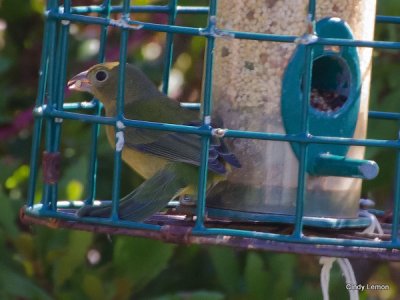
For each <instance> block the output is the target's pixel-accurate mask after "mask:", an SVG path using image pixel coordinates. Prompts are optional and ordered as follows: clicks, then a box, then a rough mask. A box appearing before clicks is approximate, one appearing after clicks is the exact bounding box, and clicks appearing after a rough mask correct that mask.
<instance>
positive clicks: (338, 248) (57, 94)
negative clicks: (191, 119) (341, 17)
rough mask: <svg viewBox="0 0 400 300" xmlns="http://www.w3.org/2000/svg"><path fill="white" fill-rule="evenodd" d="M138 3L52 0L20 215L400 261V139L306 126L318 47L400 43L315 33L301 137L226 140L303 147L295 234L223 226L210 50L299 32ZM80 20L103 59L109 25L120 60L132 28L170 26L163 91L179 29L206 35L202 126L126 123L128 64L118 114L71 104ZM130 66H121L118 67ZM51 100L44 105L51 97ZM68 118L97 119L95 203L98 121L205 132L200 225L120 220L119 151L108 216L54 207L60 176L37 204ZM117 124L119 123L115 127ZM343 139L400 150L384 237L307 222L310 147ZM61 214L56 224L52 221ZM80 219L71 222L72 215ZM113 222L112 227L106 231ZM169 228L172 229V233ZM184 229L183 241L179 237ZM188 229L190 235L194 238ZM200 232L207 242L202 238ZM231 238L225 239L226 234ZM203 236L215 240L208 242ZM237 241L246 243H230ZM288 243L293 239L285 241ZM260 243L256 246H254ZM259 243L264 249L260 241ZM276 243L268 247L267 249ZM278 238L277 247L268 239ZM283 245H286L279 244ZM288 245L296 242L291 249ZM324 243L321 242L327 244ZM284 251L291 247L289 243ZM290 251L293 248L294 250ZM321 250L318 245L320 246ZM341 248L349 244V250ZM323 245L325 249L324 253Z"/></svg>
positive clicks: (206, 10)
mask: <svg viewBox="0 0 400 300" xmlns="http://www.w3.org/2000/svg"><path fill="white" fill-rule="evenodd" d="M130 2H131V1H129V0H124V1H123V2H122V5H121V6H113V5H111V1H110V0H105V1H104V3H103V4H102V5H100V6H80V7H73V6H72V3H71V1H70V0H65V1H64V2H63V5H62V6H59V1H58V0H48V2H47V10H46V13H45V14H46V25H45V30H44V41H43V49H42V57H41V69H40V72H39V90H38V96H37V100H36V108H35V110H34V114H35V117H36V118H35V124H34V137H33V146H32V154H31V166H30V167H31V175H30V181H29V191H28V201H27V205H26V207H24V208H23V210H22V216H23V219H25V220H26V221H28V222H33V223H40V224H45V225H48V226H55V223H57V224H56V226H62V227H72V228H79V229H84V230H92V231H100V232H109V233H121V234H134V235H144V236H148V237H152V238H159V239H164V240H167V241H174V242H190V243H214V244H225V245H231V246H236V247H242V248H249V247H253V248H257V249H269V250H275V251H289V252H307V253H312V254H318V253H324V252H323V251H322V250H323V249H329V251H331V252H329V253H330V254H335V255H336V256H343V255H346V256H352V255H353V256H360V253H363V255H364V256H369V257H375V258H385V259H400V258H399V251H398V249H400V241H399V237H398V235H399V228H398V223H399V209H400V155H399V154H400V152H399V149H400V141H399V140H380V139H354V138H335V137H327V136H312V135H310V134H309V131H308V118H309V117H308V113H309V109H308V107H309V101H308V100H307V99H309V98H310V97H309V96H310V89H311V74H312V63H313V62H312V52H313V46H314V45H336V46H351V47H372V48H384V49H400V42H389V41H362V40H347V39H333V38H317V39H316V40H315V41H313V42H312V43H310V44H308V45H306V46H305V47H306V51H305V55H306V57H305V61H306V66H307V67H306V70H305V75H304V81H303V83H304V93H303V97H304V99H306V101H303V106H302V108H301V109H302V118H301V129H302V132H301V133H300V134H278V133H273V132H252V131H241V130H227V132H226V133H225V137H234V138H249V139H261V140H270V141H284V142H294V143H298V144H299V145H300V156H299V157H300V159H299V172H298V188H297V198H296V214H295V216H294V223H293V227H292V228H291V230H289V233H282V232H279V231H275V232H274V230H270V231H269V230H268V229H267V230H265V228H264V229H261V227H257V226H254V228H250V229H249V226H247V227H246V226H244V227H240V226H236V227H235V226H233V227H230V226H226V224H225V223H224V224H225V225H224V224H218V222H216V223H212V224H211V225H210V224H207V226H206V225H205V223H207V220H205V207H206V205H205V203H206V199H205V198H206V181H207V169H208V167H207V162H208V150H209V142H210V137H211V134H212V133H211V129H212V128H211V126H210V114H211V107H212V96H211V95H212V80H213V79H212V77H213V74H212V67H213V49H214V41H215V39H216V38H219V37H221V36H222V37H223V36H229V37H232V38H235V39H249V40H260V41H269V42H271V41H273V42H282V43H295V42H296V40H298V38H299V37H297V36H288V35H278V34H264V33H254V32H240V31H229V30H225V29H220V28H217V27H216V17H215V15H216V9H217V2H218V1H217V0H210V4H209V6H208V7H198V6H179V5H178V3H177V0H170V2H169V4H168V5H146V6H131V3H130ZM316 2H317V1H316V0H310V1H309V8H308V16H309V22H310V24H311V25H313V26H314V25H315V22H314V21H315V8H316ZM115 12H120V13H122V17H121V19H119V20H114V19H111V18H110V13H115ZM132 12H146V13H165V14H167V15H168V24H154V23H147V22H140V21H137V20H134V19H131V13H132ZM89 13H97V14H98V16H97V17H94V16H88V15H87V14H89ZM177 14H208V24H207V26H206V27H205V28H193V27H183V26H176V25H175V20H176V16H177ZM376 20H377V22H382V23H400V17H389V16H377V18H376ZM71 22H73V23H75V22H76V23H83V24H96V25H98V26H100V27H101V29H102V30H101V36H100V51H99V57H98V61H99V62H102V61H104V58H105V45H106V37H107V31H108V28H109V27H110V26H112V27H117V28H118V29H119V30H120V31H121V39H120V57H119V60H120V62H126V59H127V41H128V35H129V32H130V31H137V30H150V31H158V32H165V33H166V35H167V38H166V48H165V49H166V52H165V61H164V70H163V92H165V93H166V92H167V88H168V81H169V71H170V68H171V61H172V54H173V37H174V34H186V35H192V36H202V37H204V38H205V39H206V40H207V46H206V49H205V58H206V59H205V69H204V72H205V73H204V84H203V89H204V90H203V95H204V98H203V109H202V120H203V125H202V126H200V127H193V126H184V125H173V124H162V123H154V122H146V121H138V120H129V119H125V118H124V117H123V110H124V106H123V98H124V89H123V87H124V81H125V78H124V75H125V74H124V73H125V68H121V67H120V69H119V83H118V97H117V115H116V116H115V117H104V116H101V109H102V104H101V103H100V102H99V101H98V100H96V99H93V100H92V102H90V103H89V104H85V103H71V104H64V103H63V102H64V86H65V82H66V65H67V62H68V57H67V49H68V43H69V26H70V24H71ZM121 65H124V64H121ZM45 99H46V100H47V103H46V104H45ZM77 109H85V110H88V111H89V113H88V114H81V113H77V112H74V110H77ZM369 118H377V119H386V120H400V114H399V113H395V112H392V113H387V112H376V111H371V112H369ZM63 119H68V120H79V121H84V122H88V123H91V124H92V140H91V144H90V148H91V150H90V153H91V154H90V155H91V159H90V167H89V178H88V182H87V190H88V196H87V199H86V201H85V203H86V204H91V203H93V199H94V198H95V190H96V172H97V171H96V170H97V160H96V157H97V138H98V134H99V129H100V124H103V125H109V126H115V124H116V122H117V121H120V122H122V123H123V124H124V125H125V126H132V127H140V128H146V129H156V130H166V131H174V132H181V133H192V134H197V135H200V136H201V142H202V152H201V165H200V170H199V193H198V202H197V208H196V218H195V221H194V222H186V223H185V222H176V221H174V219H172V221H171V220H170V219H168V218H165V217H164V218H162V219H161V220H160V219H157V218H155V219H154V218H151V219H150V220H148V221H146V222H145V223H142V222H131V221H125V220H121V219H119V218H118V213H117V212H118V204H119V195H120V171H121V152H119V151H115V152H114V161H115V164H114V176H113V188H112V200H111V201H112V208H113V209H112V215H111V216H110V218H78V217H76V216H75V215H74V214H71V213H65V212H63V211H62V210H57V208H58V207H60V206H62V205H61V203H60V202H59V201H58V199H57V194H58V193H57V182H54V183H44V187H43V198H42V201H41V204H40V205H36V204H34V193H35V188H36V184H37V180H38V177H37V170H38V165H39V152H40V145H41V138H42V129H43V126H45V128H46V133H45V136H44V138H45V141H44V143H45V151H46V152H47V153H50V154H52V153H57V152H58V151H59V144H60V130H61V122H62V120H63ZM116 130H120V129H118V127H116ZM313 143H319V144H325V143H327V144H340V145H357V146H366V147H368V146H373V147H386V148H392V149H394V150H395V151H396V154H397V159H396V163H395V168H396V179H395V180H396V184H395V191H394V204H393V222H392V225H391V226H390V227H389V229H388V233H387V234H386V238H383V239H379V240H377V239H375V237H376V236H361V235H354V234H353V235H345V234H344V235H337V234H336V235H329V234H314V235H313V234H309V233H308V232H307V229H304V228H303V227H304V226H303V221H304V218H303V208H304V197H305V179H306V166H305V165H306V163H305V162H306V160H307V156H308V147H309V145H310V144H313ZM67 207H68V208H71V209H73V208H74V207H73V203H72V202H71V203H69V204H67ZM54 220H58V221H54ZM71 221H73V222H71ZM107 228H108V229H107ZM166 232H167V233H166ZM178 236H179V238H178ZM189 236H190V238H189ZM201 237H203V239H202V238H201ZM221 237H225V238H221ZM206 238H207V239H208V240H207V241H206ZM238 239H239V240H240V242H234V243H233V242H232V241H234V240H235V241H237V240H238ZM287 243H289V244H287ZM252 245H253V246H252ZM257 245H258V246H257ZM268 245H269V246H268ZM271 245H275V246H271ZM276 245H281V246H278V247H277V248H276ZM288 245H289V246H288ZM321 245H323V246H321ZM285 249H286V250H285ZM288 249H289V250H288ZM318 249H320V250H318ZM344 249H347V250H346V251H344ZM321 251H322V252H321Z"/></svg>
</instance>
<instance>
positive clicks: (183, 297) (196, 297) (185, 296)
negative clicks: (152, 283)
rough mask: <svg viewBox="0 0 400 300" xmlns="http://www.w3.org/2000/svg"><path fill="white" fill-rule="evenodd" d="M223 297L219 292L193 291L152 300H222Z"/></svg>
mask: <svg viewBox="0 0 400 300" xmlns="http://www.w3.org/2000/svg"><path fill="white" fill-rule="evenodd" d="M222 299H225V297H224V295H223V294H221V293H219V292H211V291H195V292H179V293H176V294H173V295H165V296H161V297H157V298H153V299H152V300H222Z"/></svg>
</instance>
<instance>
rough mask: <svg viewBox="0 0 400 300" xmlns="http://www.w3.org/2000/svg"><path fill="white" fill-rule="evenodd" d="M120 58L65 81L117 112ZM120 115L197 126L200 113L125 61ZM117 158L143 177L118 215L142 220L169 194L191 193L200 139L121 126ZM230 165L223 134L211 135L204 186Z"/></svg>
mask: <svg viewBox="0 0 400 300" xmlns="http://www.w3.org/2000/svg"><path fill="white" fill-rule="evenodd" d="M118 69H119V63H118V62H108V63H103V64H98V65H95V66H92V67H91V68H89V69H88V70H87V71H84V72H82V73H80V74H78V75H76V76H75V77H73V78H72V79H71V80H70V81H69V82H68V87H69V89H71V90H77V91H86V92H89V93H91V94H92V95H93V96H95V97H96V98H97V99H99V100H100V101H101V102H102V103H103V104H104V108H105V115H106V116H115V115H116V99H117V87H118V77H119V75H118V74H119V72H118ZM124 99H125V101H124V116H125V117H126V118H128V119H133V120H143V121H152V122H160V123H170V124H183V125H190V126H199V125H201V122H200V120H199V114H198V112H196V111H193V110H188V109H185V108H182V107H181V106H180V104H179V102H178V101H175V100H173V99H170V98H168V97H167V96H166V95H164V94H163V93H161V92H160V91H159V90H158V89H157V87H156V86H155V85H154V84H153V83H152V82H151V81H150V80H149V79H148V78H147V77H146V76H145V75H144V74H143V73H142V72H141V71H140V70H139V69H138V68H136V67H135V66H133V65H130V64H126V67H125V95H124ZM123 131H124V141H125V143H124V147H123V150H122V159H123V160H124V161H125V162H126V163H127V164H128V165H129V166H130V167H131V168H132V169H134V170H135V171H136V172H138V173H139V174H140V175H141V176H143V177H144V178H145V179H146V180H145V181H144V182H143V183H142V184H141V185H140V186H139V187H137V188H136V189H135V190H134V191H132V192H131V193H129V194H128V195H126V196H125V197H124V198H122V199H121V201H120V203H119V209H118V213H119V217H120V218H121V219H125V220H132V221H142V220H144V219H146V218H148V217H149V216H151V215H152V214H154V213H156V212H158V211H160V210H161V209H163V208H164V207H165V206H166V204H167V203H168V202H169V200H171V199H173V198H175V197H177V196H181V195H196V193H197V185H198V175H197V174H198V166H199V165H200V151H201V142H200V141H201V139H200V137H199V136H198V135H195V134H182V133H176V132H168V131H159V130H158V131H157V130H149V129H142V128H133V127H126V128H124V129H123ZM106 133H107V137H108V140H109V142H110V144H111V145H112V146H113V147H115V129H114V127H113V126H106ZM231 166H233V167H237V168H240V163H239V161H238V160H237V158H236V157H235V155H234V154H232V153H231V152H230V151H229V149H228V147H227V145H226V144H225V143H224V141H223V139H222V138H217V137H215V136H213V137H212V138H211V143H210V150H209V160H208V169H209V172H208V180H207V190H209V189H211V188H212V187H213V186H214V185H215V184H216V183H218V182H219V181H221V180H223V179H225V178H226V174H227V173H228V172H229V171H230V170H231ZM110 213H111V206H110V205H102V206H84V207H82V208H81V209H80V210H78V215H79V216H96V217H107V216H110Z"/></svg>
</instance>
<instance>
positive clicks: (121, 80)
mask: <svg viewBox="0 0 400 300" xmlns="http://www.w3.org/2000/svg"><path fill="white" fill-rule="evenodd" d="M129 5H130V1H129V0H124V2H123V16H122V20H123V22H126V23H127V22H128V21H129ZM128 38H129V31H128V30H126V29H122V33H121V42H120V54H119V62H120V64H119V68H118V69H119V71H118V93H117V119H118V120H117V123H116V124H115V134H116V138H115V141H116V142H117V141H118V137H117V135H118V134H119V133H121V132H122V128H120V127H119V126H118V123H119V122H121V123H122V120H123V114H124V101H125V99H124V97H125V64H126V58H127V49H128ZM121 154H122V149H117V147H116V149H115V151H114V176H113V190H112V212H111V220H114V221H115V220H118V219H119V216H118V208H119V198H120V184H121V158H122V157H121Z"/></svg>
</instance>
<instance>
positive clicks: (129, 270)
mask: <svg viewBox="0 0 400 300" xmlns="http://www.w3.org/2000/svg"><path fill="white" fill-rule="evenodd" d="M175 247H176V246H175V245H171V244H165V243H162V242H159V241H154V240H150V239H144V238H124V237H121V238H118V240H117V242H116V244H115V247H114V256H113V260H114V263H115V265H116V268H117V270H118V272H119V273H123V274H126V275H127V276H129V277H130V278H131V279H132V281H133V285H134V289H135V292H137V291H138V290H140V289H141V288H143V287H144V286H145V285H146V284H147V283H148V282H149V281H150V280H152V279H153V278H155V277H156V276H157V275H158V274H159V273H160V272H161V271H162V270H164V269H165V268H166V267H167V265H168V262H169V260H170V258H171V257H172V254H173V253H174V249H175Z"/></svg>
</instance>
